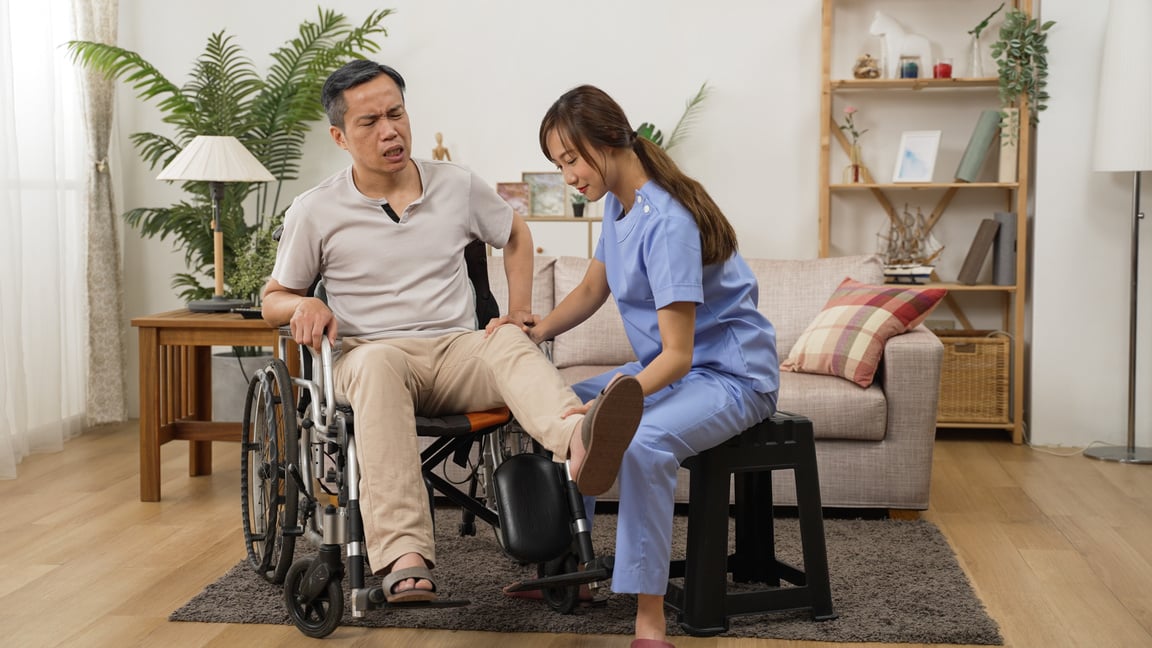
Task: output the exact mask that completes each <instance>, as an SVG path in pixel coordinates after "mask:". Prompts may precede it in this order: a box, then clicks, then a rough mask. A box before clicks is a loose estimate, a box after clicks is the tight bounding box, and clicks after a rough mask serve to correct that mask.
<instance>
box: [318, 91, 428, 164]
mask: <svg viewBox="0 0 1152 648" xmlns="http://www.w3.org/2000/svg"><path fill="white" fill-rule="evenodd" d="M344 100H345V102H347V104H348V111H347V112H346V113H344V128H343V129H340V128H337V127H335V126H332V127H330V129H329V130H330V132H331V134H332V139H334V140H336V143H337V144H338V145H340V147H341V148H343V149H344V150H346V151H348V153H350V154H351V155H352V162H353V164H354V165H355V167H356V168H357V169H360V170H362V171H364V172H374V173H396V172H399V171H403V170H404V169H405V168H406V167H407V165H408V160H409V156H410V154H411V147H410V143H411V141H412V125H411V124H409V123H408V111H407V110H406V109H405V107H404V97H403V95H402V94H401V93H400V88H399V87H397V85H396V82H395V81H393V80H392V79H391V78H389V77H388V76H387V75H384V74H382V75H380V76H378V77H376V78H375V79H373V80H371V81H369V82H367V83H362V84H360V85H358V86H355V87H352V88H348V89H347V90H345V91H344Z"/></svg>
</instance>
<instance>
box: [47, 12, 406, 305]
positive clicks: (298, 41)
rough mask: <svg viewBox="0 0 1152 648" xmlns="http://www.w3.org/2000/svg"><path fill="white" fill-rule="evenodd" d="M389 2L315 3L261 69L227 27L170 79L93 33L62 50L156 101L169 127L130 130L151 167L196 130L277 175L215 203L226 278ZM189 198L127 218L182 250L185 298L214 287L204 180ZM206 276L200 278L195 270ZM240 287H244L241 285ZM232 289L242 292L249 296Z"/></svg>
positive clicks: (293, 172)
mask: <svg viewBox="0 0 1152 648" xmlns="http://www.w3.org/2000/svg"><path fill="white" fill-rule="evenodd" d="M391 13H392V10H391V9H381V10H379V11H374V12H372V13H371V14H369V15H368V17H367V18H365V19H364V20H363V22H361V23H360V24H359V25H356V24H353V23H351V22H350V21H349V20H348V19H347V18H346V17H345V16H344V15H343V14H339V13H336V12H334V11H331V10H324V9H317V17H316V19H315V20H306V21H304V22H303V23H301V24H300V27H299V30H298V33H297V34H296V35H295V36H294V37H293V38H290V39H289V40H287V41H286V42H285V43H284V45H282V46H281V47H280V48H279V49H277V50H276V51H275V52H273V53H272V57H271V58H272V60H273V63H272V65H271V66H270V67H269V69H268V71H267V73H266V74H265V75H264V76H261V75H260V74H259V73H258V72H257V71H256V69H255V66H254V65H253V64H252V61H251V60H250V59H248V57H247V56H245V55H244V53H243V50H242V49H241V48H240V47H239V46H238V45H236V44H235V43H234V42H233V37H232V36H229V35H226V33H225V32H223V31H221V32H217V33H214V34H212V35H211V36H209V37H208V42H207V45H206V46H205V48H204V51H203V53H201V54H200V56H198V57H197V58H196V60H195V62H194V64H193V67H192V72H191V78H190V79H189V81H188V82H187V83H185V84H184V85H183V86H177V85H176V84H174V83H172V82H171V81H169V80H168V78H167V77H166V76H165V75H164V74H162V73H161V72H160V71H159V70H157V69H156V68H155V67H154V66H152V65H151V64H150V63H148V61H146V60H144V58H143V57H142V56H140V55H139V54H137V53H136V52H132V51H129V50H125V49H122V48H119V47H116V46H114V45H109V44H105V43H94V42H91V41H71V42H69V43H68V49H69V50H70V52H71V53H72V56H73V59H74V60H75V61H77V62H78V63H79V64H81V65H83V66H85V67H88V68H91V69H93V70H96V71H98V72H101V73H103V74H105V75H106V76H108V77H109V78H115V79H120V80H123V81H124V82H125V83H128V84H131V86H132V88H133V89H134V90H135V91H136V95H137V97H138V98H139V99H141V100H142V101H151V102H154V103H155V104H156V105H157V107H159V108H160V110H161V111H162V112H163V115H164V116H163V121H164V122H165V123H166V124H169V125H171V126H172V127H173V130H174V133H173V134H171V135H166V134H161V133H148V132H140V133H133V134H132V135H131V139H132V143H133V144H134V145H135V147H136V150H137V152H138V153H139V154H140V157H141V158H142V159H143V160H144V161H145V162H146V163H148V165H149V167H151V168H152V169H154V170H158V169H162V168H164V167H165V166H166V165H167V164H168V163H169V162H170V161H171V160H172V158H174V157H175V156H176V154H177V153H179V152H180V151H181V150H183V148H184V147H185V146H186V145H187V144H188V142H190V141H191V140H192V139H193V138H194V137H196V136H197V135H231V136H234V137H236V138H237V139H239V140H240V141H241V142H243V143H244V145H245V146H247V147H248V149H249V150H250V151H252V153H253V154H254V155H255V156H256V158H257V159H259V160H260V162H261V163H262V164H263V165H264V166H265V168H267V169H268V170H269V171H270V172H271V173H272V175H273V176H275V177H276V182H272V183H253V184H245V183H230V184H228V185H227V187H226V191H225V196H224V201H223V204H222V208H221V215H220V220H221V228H222V229H223V231H224V247H225V249H224V269H225V270H224V277H225V278H226V279H227V278H228V277H230V276H233V271H234V270H235V268H236V262H237V258H238V256H239V255H240V254H241V253H242V251H244V250H248V249H253V248H256V247H258V246H256V245H254V241H252V239H253V238H254V237H257V238H259V237H267V235H268V230H269V229H270V227H269V226H268V225H269V224H270V223H272V222H273V220H274V218H275V217H276V216H277V215H278V214H279V213H280V198H281V195H280V190H281V187H282V185H283V183H284V181H286V180H295V179H296V178H297V176H298V173H299V169H300V160H301V158H302V156H303V146H304V139H305V136H306V134H307V133H308V131H309V129H310V128H311V125H312V123H313V122H315V121H317V120H319V119H320V118H321V117H322V116H323V109H322V108H321V106H320V100H319V99H320V89H321V87H322V85H323V83H324V80H325V79H326V78H327V77H328V75H329V74H331V73H332V72H333V71H334V70H335V69H336V68H338V67H340V66H341V65H342V64H344V63H345V62H347V61H348V60H351V59H353V58H362V57H363V56H364V55H365V54H367V53H372V52H376V51H378V50H379V46H378V45H377V44H376V42H375V41H374V40H373V38H375V37H377V36H386V35H387V32H386V30H385V29H384V27H383V26H382V24H381V23H382V22H383V20H384V18H385V17H386V16H388V15H389V14H391ZM183 188H184V190H185V191H186V192H187V194H188V195H187V197H186V198H185V199H183V200H181V201H180V202H177V203H176V204H174V205H170V206H168V207H136V208H134V209H131V210H129V211H128V212H127V213H125V214H124V219H125V220H126V221H127V222H128V223H129V224H130V225H132V226H133V227H136V228H138V229H139V230H140V233H141V234H142V235H143V236H145V237H153V236H159V237H160V239H161V240H164V239H167V238H169V237H171V238H172V239H173V242H174V244H175V245H176V247H177V249H179V250H181V251H182V252H183V253H184V259H185V262H186V264H187V266H188V272H183V273H178V274H177V275H175V277H174V278H173V281H172V287H173V288H174V289H176V290H177V292H178V294H179V295H180V297H182V298H184V299H187V300H195V299H206V298H208V297H210V296H211V295H212V292H213V288H212V276H213V275H212V265H213V263H212V261H213V240H212V231H211V228H210V226H211V200H210V197H209V194H208V183H206V182H186V183H184V185H183ZM253 193H255V218H254V219H253V221H254V222H249V221H247V220H246V219H245V217H244V208H243V204H244V202H245V201H246V199H247V198H248V197H249V196H250V195H252V194H253ZM205 277H206V278H207V283H206V284H202V283H201V280H202V278H205ZM241 290H243V291H245V293H246V292H247V291H249V290H250V288H247V287H246V288H243V289H241ZM229 292H230V293H232V296H238V297H244V298H248V297H250V296H251V295H249V294H236V293H237V291H236V290H235V288H231V287H230V288H229Z"/></svg>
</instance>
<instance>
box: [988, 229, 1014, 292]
mask: <svg viewBox="0 0 1152 648" xmlns="http://www.w3.org/2000/svg"><path fill="white" fill-rule="evenodd" d="M993 216H994V217H995V218H996V222H997V223H1000V229H998V230H996V241H995V242H994V243H993V244H992V245H993V248H992V283H994V284H996V285H997V286H1015V285H1016V213H1015V212H1000V211H998V212H996V213H995V214H993Z"/></svg>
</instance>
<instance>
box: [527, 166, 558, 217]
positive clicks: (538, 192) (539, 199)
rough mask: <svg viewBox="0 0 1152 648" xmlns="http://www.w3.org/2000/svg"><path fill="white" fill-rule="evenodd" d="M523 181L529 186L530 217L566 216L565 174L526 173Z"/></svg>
mask: <svg viewBox="0 0 1152 648" xmlns="http://www.w3.org/2000/svg"><path fill="white" fill-rule="evenodd" d="M523 180H524V182H525V183H527V184H528V196H529V212H528V215H529V216H563V215H564V193H565V190H564V187H565V185H564V176H563V174H561V173H560V172H559V171H542V172H539V173H531V172H527V171H525V172H524V174H523Z"/></svg>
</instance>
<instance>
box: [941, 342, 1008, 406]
mask: <svg viewBox="0 0 1152 648" xmlns="http://www.w3.org/2000/svg"><path fill="white" fill-rule="evenodd" d="M935 333H936V336H937V337H939V338H940V341H941V342H943V343H944V363H943V365H942V366H941V369H940V405H939V410H938V411H937V414H936V422H937V423H1008V422H1009V421H1010V412H1009V411H1008V390H1009V380H1008V368H1009V362H1010V358H1011V353H1010V349H1011V345H1010V342H1011V340H1010V339H1009V337H1008V335H1007V334H1006V333H1003V332H1001V331H935Z"/></svg>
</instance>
